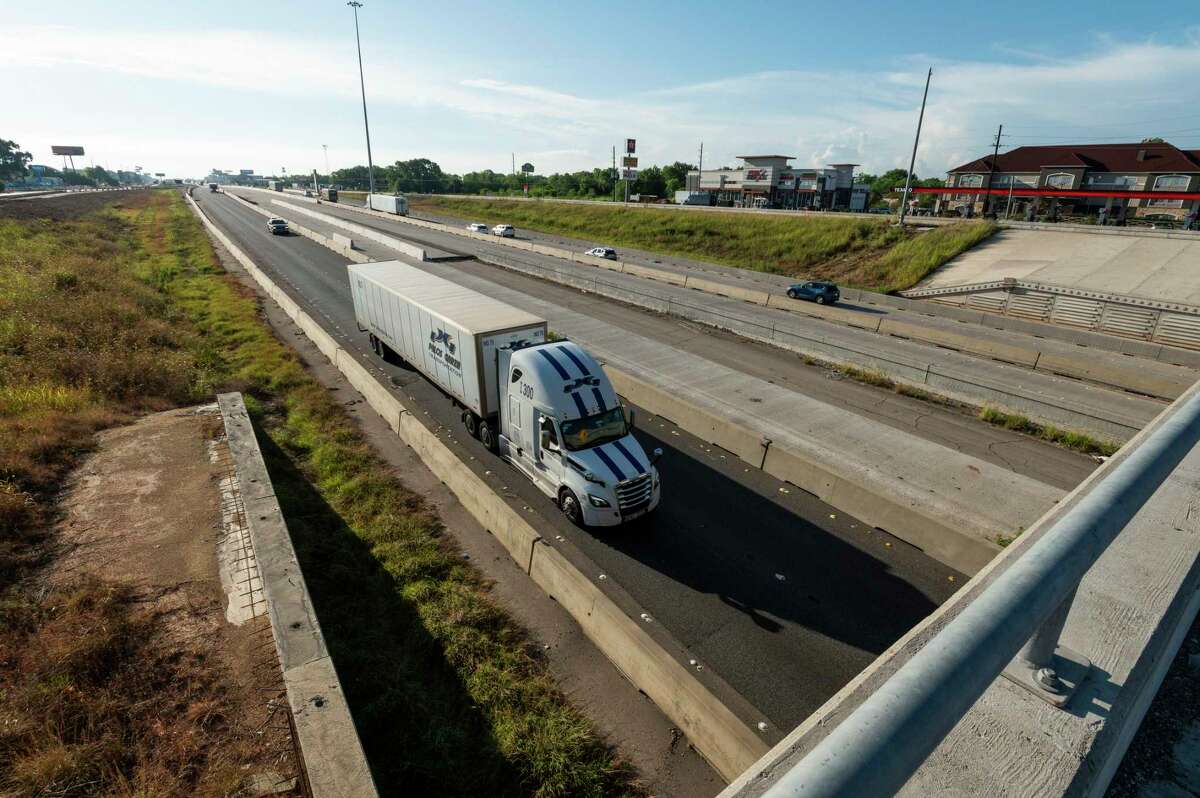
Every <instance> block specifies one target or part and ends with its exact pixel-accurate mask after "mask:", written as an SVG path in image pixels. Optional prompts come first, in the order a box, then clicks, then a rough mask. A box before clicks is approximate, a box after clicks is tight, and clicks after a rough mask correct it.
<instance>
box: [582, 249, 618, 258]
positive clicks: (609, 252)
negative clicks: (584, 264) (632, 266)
mask: <svg viewBox="0 0 1200 798" xmlns="http://www.w3.org/2000/svg"><path fill="white" fill-rule="evenodd" d="M583 254H584V255H591V256H592V257H593V258H608V259H609V260H616V259H617V251H616V250H615V249H613V248H612V247H592V248H591V249H589V250H588V251H587V252H585V253H583Z"/></svg>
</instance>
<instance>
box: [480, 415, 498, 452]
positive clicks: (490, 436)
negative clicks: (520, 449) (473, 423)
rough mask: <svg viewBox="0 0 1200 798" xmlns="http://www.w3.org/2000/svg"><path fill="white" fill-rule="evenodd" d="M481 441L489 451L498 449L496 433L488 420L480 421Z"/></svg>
mask: <svg viewBox="0 0 1200 798" xmlns="http://www.w3.org/2000/svg"><path fill="white" fill-rule="evenodd" d="M479 442H480V443H482V444H483V445H484V448H486V449H487V450H488V451H489V452H494V451H496V433H495V432H493V431H492V425H491V424H489V423H487V422H486V421H481V422H480V423H479Z"/></svg>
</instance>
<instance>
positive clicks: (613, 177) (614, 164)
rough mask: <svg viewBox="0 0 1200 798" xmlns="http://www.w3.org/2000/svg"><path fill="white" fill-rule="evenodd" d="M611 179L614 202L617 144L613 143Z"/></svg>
mask: <svg viewBox="0 0 1200 798" xmlns="http://www.w3.org/2000/svg"><path fill="white" fill-rule="evenodd" d="M612 181H613V202H616V201H617V145H615V144H614V145H613V170H612Z"/></svg>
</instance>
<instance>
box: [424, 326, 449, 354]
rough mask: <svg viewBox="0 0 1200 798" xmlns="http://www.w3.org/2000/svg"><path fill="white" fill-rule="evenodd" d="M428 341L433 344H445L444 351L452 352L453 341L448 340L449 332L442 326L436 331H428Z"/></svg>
mask: <svg viewBox="0 0 1200 798" xmlns="http://www.w3.org/2000/svg"><path fill="white" fill-rule="evenodd" d="M429 341H430V343H433V344H445V345H446V351H447V352H449V353H450V354H452V355H453V354H454V349H455V346H454V342H453V341H451V340H450V333H448V332H446V331H445V330H443V329H442V328H440V327H439V328H438V331H437V332H431V333H429Z"/></svg>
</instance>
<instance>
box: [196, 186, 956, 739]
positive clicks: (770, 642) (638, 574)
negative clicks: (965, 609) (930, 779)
mask: <svg viewBox="0 0 1200 798" xmlns="http://www.w3.org/2000/svg"><path fill="white" fill-rule="evenodd" d="M197 196H198V198H199V199H200V204H201V207H202V208H203V209H204V210H205V211H206V212H207V213H208V214H209V215H210V218H212V219H213V221H214V222H216V223H217V224H218V225H219V226H220V227H221V228H222V229H223V230H224V231H225V232H226V234H227V235H229V236H230V238H231V239H232V240H233V241H234V242H235V243H236V244H237V245H238V246H240V247H241V248H243V249H244V250H245V251H246V253H247V254H248V255H249V256H250V257H251V258H253V259H254V260H255V261H256V262H257V263H258V264H259V265H260V266H261V267H262V268H263V269H264V271H266V272H267V273H268V274H269V275H271V276H272V278H273V279H276V280H278V281H279V283H280V285H281V286H282V287H283V288H284V289H285V290H286V291H288V293H289V294H290V295H291V296H292V297H293V298H294V299H295V300H296V301H297V302H299V303H300V304H301V305H302V306H304V307H305V308H306V309H308V310H310V312H311V313H312V314H313V316H314V318H317V319H318V320H319V321H320V322H321V323H322V324H323V325H325V326H326V327H327V328H328V329H330V331H331V332H333V333H334V334H335V337H338V338H339V339H340V340H341V341H342V345H343V346H344V347H346V348H347V349H348V350H349V351H353V352H355V353H356V354H358V355H359V356H360V358H361V359H362V360H363V361H364V362H369V363H370V364H371V366H372V368H373V369H375V370H376V371H379V372H381V374H383V375H386V377H387V378H389V379H390V380H391V382H392V384H393V385H395V386H398V387H399V389H400V391H401V392H402V393H404V394H405V395H407V396H408V397H410V398H411V399H412V400H413V401H414V402H415V403H416V404H417V405H418V406H419V407H421V408H423V409H424V410H426V411H427V412H428V413H429V416H430V418H431V419H432V420H433V421H434V422H436V423H439V424H442V425H445V427H446V429H447V430H450V431H451V435H453V436H454V437H455V438H457V445H460V446H461V447H463V448H462V451H463V453H464V457H465V458H470V457H474V458H475V461H474V462H473V463H471V465H472V467H476V468H478V469H487V470H489V471H494V472H496V473H499V474H501V475H502V478H503V480H504V484H505V485H506V486H507V487H508V489H509V490H510V491H511V492H513V493H515V494H516V495H518V496H519V497H520V498H521V499H522V500H524V501H525V502H526V503H527V504H528V505H529V506H530V507H532V508H534V509H535V510H536V511H537V513H538V514H539V515H540V516H541V517H542V518H544V521H540V522H539V523H538V524H537V526H538V527H539V529H540V530H541V531H542V534H543V536H544V537H545V538H546V539H547V541H548V542H550V543H551V545H555V546H558V547H560V548H562V550H563V552H564V554H567V555H568V556H570V557H572V558H573V559H574V560H575V561H576V562H577V563H585V564H588V565H587V567H593V568H595V569H597V571H598V573H604V574H607V575H608V577H609V579H610V580H612V581H613V582H615V583H616V584H617V585H619V586H620V587H621V588H623V589H624V591H626V592H627V593H628V594H629V596H630V597H632V599H633V600H634V601H636V602H637V603H638V604H640V605H641V607H642V608H643V609H644V610H645V611H646V612H647V613H648V614H649V615H650V616H651V618H652V619H653V621H652V622H651V623H652V625H654V626H661V627H664V628H665V630H666V631H668V632H669V633H670V635H671V636H672V637H673V638H674V640H675V641H678V643H679V644H681V645H682V647H683V648H685V649H686V651H687V652H688V653H689V654H690V656H692V657H694V658H695V659H697V660H698V661H699V663H700V664H701V665H702V666H703V667H704V668H705V669H706V671H709V672H712V673H715V674H716V675H717V676H718V677H719V678H720V680H722V681H723V682H724V683H725V685H727V687H728V688H732V690H734V691H736V693H737V694H738V696H740V700H742V702H743V704H744V705H742V706H736V705H734V704H731V708H732V709H734V711H735V712H738V713H739V715H741V716H742V717H743V719H744V720H745V721H746V722H747V723H749V724H751V725H752V726H753V725H755V724H756V723H757V721H759V720H764V719H765V720H766V721H767V722H768V724H769V728H770V731H769V733H768V734H767V735H766V736H767V737H768V741H772V740H775V739H778V736H779V735H780V734H783V733H786V732H787V731H788V730H790V729H791V728H792V727H794V726H795V725H797V724H798V723H799V722H800V721H802V720H803V719H804V718H805V717H806V716H807V715H808V714H810V713H811V712H812V711H813V710H814V709H816V708H817V707H818V706H820V705H821V704H822V703H823V702H824V701H825V700H826V699H827V698H829V697H830V696H831V695H832V694H833V693H834V692H836V691H837V690H838V689H840V688H841V687H842V686H843V685H844V684H845V683H846V682H847V681H848V680H849V679H851V678H852V677H853V676H854V675H855V674H856V673H858V672H859V671H860V670H861V669H862V668H864V667H865V666H866V665H867V664H869V663H870V662H871V661H872V660H873V659H874V658H875V656H876V655H878V654H879V653H880V652H882V651H883V650H884V649H885V648H886V647H887V646H888V645H890V644H891V643H892V642H893V641H894V640H895V639H896V638H898V637H899V636H901V635H902V634H904V632H906V631H907V630H908V629H909V628H911V626H912V625H913V624H915V623H916V622H917V621H919V620H920V619H921V618H923V617H924V616H926V615H927V614H928V613H929V612H931V611H932V610H933V609H934V607H936V606H937V605H938V604H939V603H940V602H942V601H944V600H945V599H946V598H947V597H948V596H949V595H950V594H951V593H953V592H954V591H955V590H956V589H957V588H958V587H959V586H960V585H961V584H962V582H963V581H964V577H963V576H962V575H961V574H958V573H956V572H954V571H953V570H951V569H949V568H947V567H946V566H944V565H942V564H941V563H938V562H937V561H935V560H933V559H932V558H930V557H927V556H926V555H925V554H923V553H922V552H920V551H919V550H917V549H915V548H913V547H911V546H909V545H907V544H905V543H903V542H902V541H900V540H898V539H896V538H893V537H892V536H890V535H888V534H887V533H884V532H880V531H878V530H875V529H872V528H870V527H867V526H865V525H864V524H862V523H861V522H859V521H858V520H857V519H855V518H853V517H850V516H847V515H845V514H843V513H841V512H840V511H838V510H837V509H835V508H833V507H830V506H829V505H827V504H825V503H823V502H820V501H819V500H817V499H816V498H814V497H813V496H811V495H809V494H807V493H805V492H804V491H802V490H800V489H799V488H796V487H794V486H792V485H789V484H786V483H781V482H779V481H778V480H775V479H773V478H771V477H769V476H766V475H764V474H763V473H762V472H760V471H757V470H755V469H752V468H749V467H748V466H746V464H745V463H743V462H742V461H741V460H740V459H738V458H737V457H735V456H733V455H731V454H727V453H725V452H723V451H721V450H720V449H718V448H716V447H713V446H711V445H710V444H707V443H705V442H704V441H702V440H699V439H697V438H695V437H693V436H691V435H689V434H687V433H685V432H684V431H682V430H680V429H678V428H677V427H675V426H674V425H673V424H671V423H670V422H668V421H666V420H664V419H660V418H657V417H654V416H652V415H650V414H649V413H647V412H645V411H644V410H639V411H638V436H639V438H640V439H641V441H642V443H643V445H644V446H645V447H646V448H647V449H652V448H654V447H656V446H661V447H662V448H663V449H664V451H665V452H666V455H665V457H664V459H663V461H662V464H661V470H662V473H663V481H664V492H663V502H662V504H661V506H660V507H659V509H658V511H657V512H656V513H655V514H654V515H653V516H652V517H650V518H648V519H646V520H645V521H644V522H642V523H637V524H635V525H632V526H630V527H628V528H620V529H616V530H611V529H608V530H596V531H585V530H580V529H577V528H575V527H573V526H571V525H570V524H569V523H568V522H567V521H566V519H565V518H563V517H562V516H561V515H560V514H559V513H558V512H557V510H556V508H555V507H554V505H553V503H552V502H551V501H550V500H549V499H547V498H546V497H544V496H543V495H542V494H541V493H540V492H538V491H537V490H536V488H535V487H534V486H533V485H532V483H530V482H528V481H527V480H525V479H524V478H523V477H522V476H521V475H520V474H519V473H517V472H516V471H515V470H514V469H511V468H510V467H508V466H506V465H504V464H503V463H502V462H501V461H500V460H499V459H498V458H496V457H494V456H493V455H491V454H490V453H488V452H486V451H485V450H484V449H483V448H482V446H480V445H479V443H478V442H477V441H473V440H470V439H468V438H466V436H465V434H464V433H462V431H461V422H460V421H459V419H458V414H457V412H456V411H454V409H453V408H452V407H451V405H450V403H449V401H448V400H447V398H446V397H445V396H444V395H443V394H441V393H440V392H439V391H438V390H437V389H436V388H434V387H433V385H432V384H431V383H429V382H428V381H426V380H425V379H424V378H423V377H421V376H420V375H419V374H417V373H416V372H413V371H407V370H405V369H403V368H400V367H396V366H390V365H385V364H383V363H382V362H380V361H379V360H378V359H377V358H375V357H374V356H373V355H372V354H371V352H370V347H369V343H368V341H367V337H366V335H365V334H360V333H358V331H357V325H356V324H355V321H354V315H353V306H352V304H351V300H350V296H349V291H348V281H347V277H346V270H345V266H346V261H345V259H343V258H341V257H340V256H338V255H336V254H334V253H333V252H331V251H329V250H327V249H325V248H323V247H321V246H319V245H317V244H315V243H314V242H312V241H310V240H308V239H305V238H301V237H299V236H287V237H283V236H272V235H270V234H269V233H268V232H267V229H266V223H265V220H264V219H263V218H262V217H261V216H259V215H257V214H254V213H253V212H251V211H250V210H249V209H247V208H245V207H243V206H240V205H238V204H237V202H236V201H235V200H233V199H231V198H229V197H225V196H222V195H220V194H208V193H203V194H202V195H201V192H197ZM560 538H561V539H560ZM720 694H721V693H720V691H719V690H718V695H720ZM735 703H736V702H735Z"/></svg>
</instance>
